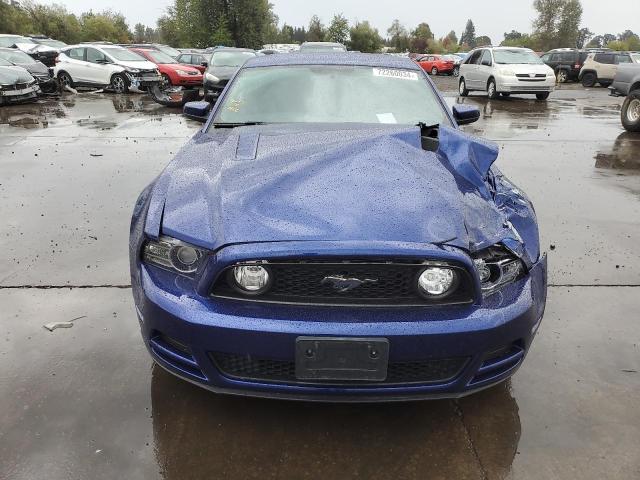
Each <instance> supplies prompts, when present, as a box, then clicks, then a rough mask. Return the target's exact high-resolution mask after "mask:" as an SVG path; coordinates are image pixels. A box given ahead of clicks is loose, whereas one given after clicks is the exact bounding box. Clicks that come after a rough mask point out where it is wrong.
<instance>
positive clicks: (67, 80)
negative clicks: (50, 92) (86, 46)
mask: <svg viewBox="0 0 640 480" xmlns="http://www.w3.org/2000/svg"><path fill="white" fill-rule="evenodd" d="M58 82H59V83H60V89H61V90H65V87H69V88H73V79H72V78H71V75H69V74H68V73H67V72H60V73H59V74H58Z"/></svg>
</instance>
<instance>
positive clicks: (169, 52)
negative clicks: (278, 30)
mask: <svg viewBox="0 0 640 480" xmlns="http://www.w3.org/2000/svg"><path fill="white" fill-rule="evenodd" d="M156 48H157V49H158V50H160V51H161V52H162V53H164V54H166V55H169V56H170V57H173V58H176V57H177V56H178V55H180V52H179V51H178V50H176V49H175V48H173V47H170V46H169V45H156Z"/></svg>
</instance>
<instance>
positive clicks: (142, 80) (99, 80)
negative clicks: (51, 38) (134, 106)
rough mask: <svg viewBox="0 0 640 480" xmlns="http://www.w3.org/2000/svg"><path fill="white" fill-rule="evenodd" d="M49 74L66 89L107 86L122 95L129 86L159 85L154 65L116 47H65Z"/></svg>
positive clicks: (135, 54)
mask: <svg viewBox="0 0 640 480" xmlns="http://www.w3.org/2000/svg"><path fill="white" fill-rule="evenodd" d="M53 75H54V76H55V77H56V78H57V79H58V80H59V81H60V84H61V85H63V86H65V85H68V86H70V87H74V86H83V87H99V88H105V87H109V88H111V89H112V90H114V91H115V92H116V93H124V92H127V91H128V90H129V87H135V88H139V87H147V86H151V85H154V84H160V83H162V77H161V76H160V72H159V71H158V67H157V65H156V64H155V63H151V62H149V61H148V60H147V59H146V58H144V57H142V56H140V55H138V54H137V53H134V52H132V51H131V50H127V49H126V48H123V47H119V46H117V45H108V44H106V45H102V44H79V45H72V46H69V47H65V48H63V49H62V50H61V51H60V54H59V55H58V58H57V59H56V66H55V67H54V69H53Z"/></svg>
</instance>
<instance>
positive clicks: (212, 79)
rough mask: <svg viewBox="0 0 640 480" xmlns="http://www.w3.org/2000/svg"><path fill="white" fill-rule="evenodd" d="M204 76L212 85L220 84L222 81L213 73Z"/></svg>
mask: <svg viewBox="0 0 640 480" xmlns="http://www.w3.org/2000/svg"><path fill="white" fill-rule="evenodd" d="M204 76H205V78H206V79H207V80H208V81H209V82H211V83H218V82H219V81H220V79H219V78H218V77H216V76H215V75H213V74H211V73H208V72H207V73H205V74H204Z"/></svg>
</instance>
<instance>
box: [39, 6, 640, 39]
mask: <svg viewBox="0 0 640 480" xmlns="http://www.w3.org/2000/svg"><path fill="white" fill-rule="evenodd" d="M39 1H40V2H42V3H60V4H63V5H65V6H66V7H67V8H68V9H69V10H70V11H71V12H73V13H81V12H83V11H86V10H87V9H89V8H92V9H93V10H95V11H100V10H104V9H106V8H111V9H112V10H116V11H120V12H122V13H123V14H124V16H125V17H127V20H128V22H129V25H130V27H132V28H133V25H134V24H136V23H138V22H141V23H144V24H146V25H151V26H155V23H156V19H157V18H158V17H159V16H160V15H162V13H163V12H164V10H165V8H166V7H167V6H168V5H171V4H172V3H173V2H172V0H156V1H151V2H144V3H143V2H139V1H131V0H39ZM270 1H271V3H272V4H273V5H274V10H275V13H276V14H277V15H278V17H279V18H280V23H281V24H282V23H283V22H287V23H288V24H289V25H294V26H301V25H306V24H307V23H308V22H309V18H310V17H311V15H313V14H314V13H315V14H317V15H319V16H320V18H321V19H322V21H323V22H324V23H325V24H328V23H329V22H330V21H331V17H332V16H333V14H334V13H342V14H343V15H345V16H346V17H347V18H348V19H349V20H350V21H351V22H355V21H356V20H369V21H370V22H371V23H372V24H373V26H375V27H376V28H378V30H379V31H380V34H381V35H382V36H386V31H387V28H388V27H389V25H390V24H391V22H392V21H393V19H394V18H398V19H400V21H401V22H402V23H403V24H404V25H405V26H406V27H407V28H414V27H415V26H416V25H417V24H418V23H420V22H423V21H424V22H427V23H428V24H429V25H430V26H431V30H432V31H433V32H434V34H435V35H436V36H437V37H441V36H444V35H446V34H447V33H448V32H449V31H450V30H452V29H453V30H455V32H456V34H457V35H458V36H460V33H461V32H462V30H463V29H464V26H465V23H466V21H467V19H469V18H471V19H472V20H473V22H474V23H475V25H476V34H477V35H488V36H489V37H490V38H491V40H492V41H493V42H494V43H500V42H501V41H502V39H503V34H504V32H510V31H511V30H512V29H515V30H518V31H521V32H529V31H530V30H531V21H532V19H533V17H534V12H533V8H532V7H531V5H532V3H533V1H532V0H484V1H482V2H473V3H471V2H469V0H444V1H443V0H440V1H438V2H434V1H431V2H430V1H425V0H422V1H420V0H396V1H393V2H381V1H376V0H270ZM145 3H146V5H145ZM443 5H444V6H443ZM582 6H583V8H584V14H583V16H582V24H583V26H586V27H588V28H590V29H591V31H592V32H596V33H597V34H599V35H600V34H603V33H614V34H617V33H620V32H622V31H624V30H626V29H631V30H635V31H637V30H640V27H639V25H638V19H639V18H640V0H611V3H609V2H608V1H604V2H603V1H602V0H582Z"/></svg>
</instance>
